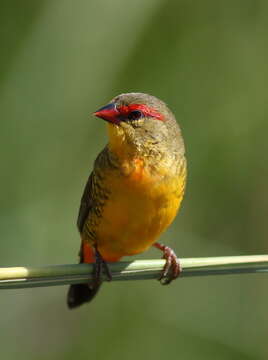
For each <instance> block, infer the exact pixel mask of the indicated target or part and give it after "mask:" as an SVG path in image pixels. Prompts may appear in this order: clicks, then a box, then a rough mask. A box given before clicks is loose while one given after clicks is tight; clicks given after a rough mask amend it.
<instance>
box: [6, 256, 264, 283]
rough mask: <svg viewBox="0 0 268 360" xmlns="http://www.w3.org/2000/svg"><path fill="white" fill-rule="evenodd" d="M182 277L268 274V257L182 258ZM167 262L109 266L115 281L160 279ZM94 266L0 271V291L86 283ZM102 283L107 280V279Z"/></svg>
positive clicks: (60, 266)
mask: <svg viewBox="0 0 268 360" xmlns="http://www.w3.org/2000/svg"><path fill="white" fill-rule="evenodd" d="M180 263H181V267H182V273H181V276H180V277H187V276H204V275H225V274H245V273H260V272H268V255H250V256H226V257H225V256H224V257H209V258H188V259H180ZM164 264H165V260H136V261H132V262H118V263H113V264H109V267H110V269H111V272H112V276H113V280H115V281H117V280H147V279H157V278H158V277H159V276H160V273H161V270H162V269H163V266H164ZM92 270H93V265H89V264H77V265H51V266H38V267H32V266H24V267H8V268H0V289H16V288H27V287H38V286H53V285H68V284H76V283H87V282H89V281H90V280H91V279H92ZM103 280H106V279H105V278H104V279H103Z"/></svg>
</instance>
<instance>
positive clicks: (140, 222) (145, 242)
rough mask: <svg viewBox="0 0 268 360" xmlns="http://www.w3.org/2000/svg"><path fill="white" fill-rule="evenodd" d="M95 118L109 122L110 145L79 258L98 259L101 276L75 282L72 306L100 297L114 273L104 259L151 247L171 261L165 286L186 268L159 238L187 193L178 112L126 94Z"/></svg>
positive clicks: (85, 204) (93, 189) (97, 166)
mask: <svg viewBox="0 0 268 360" xmlns="http://www.w3.org/2000/svg"><path fill="white" fill-rule="evenodd" d="M95 115H96V116H97V117H99V118H102V119H104V120H106V121H107V123H108V137H109V142H108V144H107V145H106V146H105V148H104V149H103V150H102V151H101V152H100V154H99V155H98V156H97V159H96V160H95V163H94V168H93V171H92V173H91V174H90V176H89V179H88V182H87V184H86V187H85V190H84V193H83V196H82V199H81V205H80V210H79V215H78V221H77V225H78V229H79V231H80V234H81V250H80V262H83V263H95V280H94V281H93V282H91V283H88V284H75V285H71V286H70V289H69V292H68V298H67V303H68V306H69V308H75V307H77V306H79V305H81V304H82V303H84V302H88V301H90V300H91V299H92V298H93V297H94V296H95V294H96V293H97V291H98V289H99V287H100V285H101V271H102V270H105V271H106V273H107V274H108V276H109V274H110V273H109V268H108V265H107V263H106V262H114V261H118V260H119V259H121V258H122V257H123V256H126V255H134V254H139V253H141V252H143V251H145V250H147V249H148V248H150V247H151V246H155V247H157V248H158V249H160V250H162V251H163V257H164V258H165V259H166V266H165V267H164V269H163V273H162V276H161V278H160V280H161V282H162V283H164V284H166V283H169V282H170V281H171V280H172V279H173V278H176V277H177V276H178V275H179V272H180V266H179V262H178V259H177V257H176V255H175V253H174V252H173V251H172V249H170V248H169V247H167V246H164V245H162V244H159V243H157V242H156V240H157V239H158V238H159V236H160V235H161V233H162V232H163V231H164V230H165V229H166V228H167V227H168V226H169V225H170V224H171V222H172V221H173V219H174V218H175V216H176V213H177V211H178V209H179V207H180V204H181V201H182V198H183V195H184V190H185V182H186V159H185V154H184V153H185V150H184V142H183V138H182V134H181V130H180V128H179V125H178V124H177V122H176V119H175V117H174V115H173V114H172V112H171V111H170V110H169V109H168V107H167V105H166V104H165V103H164V102H163V101H161V100H159V99H157V98H156V97H154V96H151V95H147V94H143V93H129V94H121V95H119V96H117V97H115V98H114V99H113V100H112V101H111V102H110V103H109V104H108V105H106V106H104V107H102V108H101V109H99V110H98V111H97V112H95ZM169 270H170V271H169Z"/></svg>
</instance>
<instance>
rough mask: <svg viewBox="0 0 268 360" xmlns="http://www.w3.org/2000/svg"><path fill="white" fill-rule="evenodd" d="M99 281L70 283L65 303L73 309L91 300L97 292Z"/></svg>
mask: <svg viewBox="0 0 268 360" xmlns="http://www.w3.org/2000/svg"><path fill="white" fill-rule="evenodd" d="M100 286H101V283H99V284H94V285H89V284H74V285H71V286H70V288H69V291H68V294H67V305H68V307H69V309H75V308H77V307H78V306H80V305H82V304H83V303H85V302H89V301H91V300H92V299H93V298H94V296H95V295H96V294H97V292H98V290H99V288H100Z"/></svg>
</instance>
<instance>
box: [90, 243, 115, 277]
mask: <svg viewBox="0 0 268 360" xmlns="http://www.w3.org/2000/svg"><path fill="white" fill-rule="evenodd" d="M95 258H96V262H95V267H94V281H95V282H96V283H97V284H99V283H100V282H101V275H102V271H104V272H105V275H106V276H107V279H108V281H111V280H112V274H111V271H110V269H109V266H108V264H107V262H106V261H105V260H104V259H103V257H102V256H101V254H100V253H99V251H98V249H97V247H95Z"/></svg>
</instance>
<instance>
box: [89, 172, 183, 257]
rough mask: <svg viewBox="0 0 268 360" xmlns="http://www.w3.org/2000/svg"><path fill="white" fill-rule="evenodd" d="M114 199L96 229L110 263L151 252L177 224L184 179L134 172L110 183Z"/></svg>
mask: <svg viewBox="0 0 268 360" xmlns="http://www.w3.org/2000/svg"><path fill="white" fill-rule="evenodd" d="M108 185H109V189H110V191H111V195H110V197H109V200H108V201H107V203H106V204H105V206H104V208H103V212H102V216H101V221H100V223H99V224H98V228H97V229H96V234H97V245H98V249H99V251H100V253H101V254H102V256H103V257H104V259H106V260H107V261H115V260H118V259H119V258H120V257H122V256H125V255H134V254H138V253H141V252H143V251H145V250H146V249H148V248H149V247H150V246H151V245H152V244H153V243H154V242H155V241H156V239H157V238H158V237H159V235H160V234H161V233H162V232H163V231H164V230H165V229H166V228H167V227H168V226H169V225H170V223H171V222H172V221H173V219H174V217H175V216H176V213H177V211H178V208H179V206H180V203H181V200H182V197H183V188H184V178H183V177H182V176H178V175H176V176H173V177H159V178H158V177H155V176H149V174H148V173H146V172H144V171H142V172H140V171H139V172H134V173H133V174H131V175H130V176H126V177H124V176H121V177H118V176H116V177H114V178H110V179H109V184H108Z"/></svg>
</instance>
